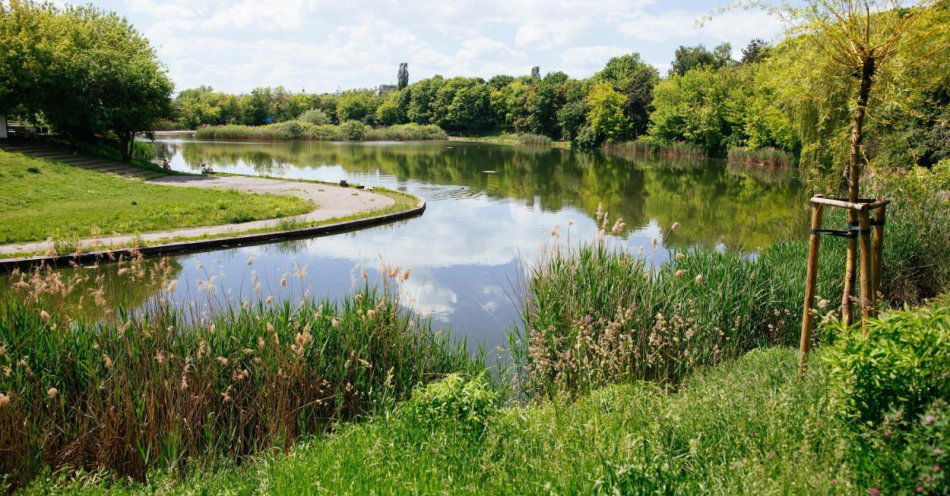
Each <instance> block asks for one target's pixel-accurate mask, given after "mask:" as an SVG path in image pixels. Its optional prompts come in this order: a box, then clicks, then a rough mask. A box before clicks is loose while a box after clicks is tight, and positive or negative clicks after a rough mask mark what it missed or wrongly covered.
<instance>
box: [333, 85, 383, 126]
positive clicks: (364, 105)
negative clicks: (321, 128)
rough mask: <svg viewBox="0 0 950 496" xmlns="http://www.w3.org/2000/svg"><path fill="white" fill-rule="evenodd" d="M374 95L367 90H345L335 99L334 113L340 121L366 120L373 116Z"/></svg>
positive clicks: (375, 103) (374, 109) (375, 104)
mask: <svg viewBox="0 0 950 496" xmlns="http://www.w3.org/2000/svg"><path fill="white" fill-rule="evenodd" d="M376 106H377V101H376V96H375V95H373V93H372V92H371V91H369V90H351V91H346V92H344V93H343V94H342V95H340V97H339V98H338V99H337V102H336V115H337V118H338V119H339V121H340V122H341V123H344V122H346V121H351V120H355V121H361V122H368V121H370V120H371V119H373V118H374V117H375V112H376Z"/></svg>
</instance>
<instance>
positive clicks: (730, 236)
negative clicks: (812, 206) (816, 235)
mask: <svg viewBox="0 0 950 496" xmlns="http://www.w3.org/2000/svg"><path fill="white" fill-rule="evenodd" d="M155 146H156V147H157V148H158V150H159V153H160V154H161V155H162V156H164V157H167V158H169V160H170V162H171V164H172V167H173V168H175V169H176V170H183V171H189V172H193V171H196V170H198V169H199V168H200V165H201V164H202V163H207V164H210V165H211V166H212V167H213V168H214V169H215V170H217V171H221V172H232V173H240V174H261V175H271V176H281V177H289V178H303V179H317V180H323V181H331V182H337V181H339V180H341V179H347V180H348V181H350V182H352V183H359V184H364V185H366V186H383V187H386V188H391V189H398V190H402V191H408V192H410V193H413V194H416V195H418V196H421V197H423V198H425V199H426V200H427V202H428V207H427V210H426V212H425V214H424V215H422V216H421V217H418V218H414V219H409V220H405V221H400V222H397V223H394V224H390V225H386V226H380V227H375V228H371V229H366V230H363V231H359V232H355V233H347V234H340V235H334V236H327V237H322V238H314V239H308V240H299V241H291V242H283V243H273V244H266V245H255V246H247V247H240V248H233V249H221V250H216V251H212V252H204V253H196V254H189V255H182V256H177V257H175V261H176V262H177V264H178V265H179V266H180V267H181V268H180V271H179V272H178V275H177V277H178V281H179V285H178V287H179V290H178V291H177V292H176V295H175V298H176V299H177V301H178V302H179V303H180V304H182V305H188V304H189V303H188V302H189V301H199V302H200V301H201V300H202V299H204V298H206V296H204V295H203V294H202V292H201V291H200V290H199V289H198V287H197V282H196V281H198V280H208V279H211V280H212V282H213V284H214V285H215V287H216V293H217V294H218V297H220V296H221V295H226V298H227V299H228V300H230V301H231V302H238V301H240V300H242V299H251V300H253V299H256V298H257V297H258V296H257V295H255V294H254V291H253V285H252V284H251V282H250V279H251V277H252V275H253V274H257V275H258V276H259V277H260V280H261V284H262V286H263V287H262V294H261V296H260V297H261V298H266V297H267V296H269V295H273V296H274V298H275V299H277V300H281V299H288V298H292V299H293V301H296V300H297V299H299V298H300V297H301V296H303V295H304V294H305V293H306V292H308V291H309V294H310V295H313V296H317V297H330V298H337V297H339V296H341V295H344V294H346V293H348V292H349V291H351V289H352V288H353V287H354V286H356V285H360V284H364V281H363V280H362V278H361V275H362V273H363V272H364V271H365V272H366V274H367V276H368V282H369V283H370V284H373V283H376V282H377V281H378V280H379V273H378V268H379V267H380V264H381V261H382V262H385V263H386V264H388V265H396V266H400V267H401V268H403V269H412V275H411V277H410V278H409V279H408V281H406V282H405V283H404V284H403V285H402V287H401V291H402V294H403V296H404V301H405V303H406V304H407V305H408V306H409V307H411V308H413V309H414V310H416V311H418V312H421V313H423V314H426V315H430V316H431V317H432V319H433V321H434V322H435V324H436V326H447V327H450V328H451V330H452V333H453V335H456V336H466V337H467V338H468V339H469V342H470V344H471V345H473V346H477V345H483V346H485V348H486V350H488V351H492V350H494V349H495V348H496V347H498V346H503V345H504V344H505V343H506V342H507V338H506V332H507V330H508V329H509V328H510V327H511V326H512V325H515V324H517V322H518V306H517V305H516V304H515V303H514V302H515V301H517V300H518V299H519V298H520V297H521V296H520V295H521V293H522V292H523V291H522V289H521V288H522V286H523V270H522V267H523V265H522V264H527V265H530V264H532V263H534V262H535V261H536V260H537V259H538V257H539V256H541V253H542V251H541V246H542V244H545V243H550V242H551V240H552V235H551V232H552V229H553V228H554V227H555V226H558V237H557V239H558V240H560V241H561V242H567V241H568V240H569V241H570V242H572V243H573V242H576V241H578V240H590V239H593V238H594V237H595V236H596V232H597V227H596V226H595V223H594V219H593V217H594V213H595V212H596V209H597V206H598V204H602V205H603V207H604V208H605V209H606V210H607V211H608V212H609V213H610V215H611V221H610V223H611V225H612V224H613V219H614V218H615V217H616V216H617V215H619V216H621V217H622V218H623V219H624V222H625V224H626V228H625V229H624V232H623V233H622V235H621V236H619V237H616V239H614V242H615V243H617V244H618V245H619V246H623V247H627V248H628V249H630V250H632V251H634V252H636V251H638V250H639V249H640V248H641V247H642V248H643V250H644V252H645V256H646V257H648V258H651V259H652V260H653V261H655V262H662V261H663V260H666V259H667V258H668V256H669V252H668V250H670V249H674V248H676V249H682V248H687V247H690V246H696V245H701V246H706V247H715V248H718V249H734V250H742V251H747V252H749V251H754V250H756V249H758V248H761V247H764V246H767V245H768V244H770V243H772V242H774V241H775V240H778V239H782V238H787V237H791V236H799V235H801V232H803V224H802V222H803V221H802V218H804V216H803V215H801V212H800V211H799V210H798V208H797V207H796V205H798V204H799V203H801V202H800V201H799V200H800V195H801V188H800V185H799V184H798V182H797V181H796V180H795V179H794V178H793V177H790V176H789V175H788V174H781V173H753V172H749V171H743V170H738V169H732V168H729V167H727V166H726V165H725V164H723V163H721V162H711V161H706V162H702V161H692V162H664V161H658V160H636V161H632V160H628V159H622V158H617V157H605V156H603V155H601V154H591V153H579V152H571V151H566V150H557V149H533V148H520V147H504V146H495V145H486V144H474V143H459V142H438V143H408V144H404V143H369V144H342V143H321V142H293V143H273V144H254V143H220V142H216V143H208V142H195V141H188V140H161V141H159V142H157V143H156V145H155ZM674 222H680V223H681V224H682V227H681V228H680V229H678V230H677V231H676V232H675V233H673V232H671V231H670V230H669V228H670V226H671V225H672V224H673V223H674ZM654 238H656V239H657V241H658V248H657V249H656V250H655V251H654V249H653V240H654ZM251 257H253V260H254V261H253V264H252V265H248V264H247V260H248V258H251ZM300 266H305V267H306V275H305V276H304V277H303V278H297V277H295V276H294V275H293V274H295V273H297V272H298V270H299V267H300ZM200 267H203V268H200ZM285 275H289V276H290V277H288V286H287V287H286V288H283V287H281V285H280V280H281V278H282V277H284V276H285ZM202 305H203V304H202Z"/></svg>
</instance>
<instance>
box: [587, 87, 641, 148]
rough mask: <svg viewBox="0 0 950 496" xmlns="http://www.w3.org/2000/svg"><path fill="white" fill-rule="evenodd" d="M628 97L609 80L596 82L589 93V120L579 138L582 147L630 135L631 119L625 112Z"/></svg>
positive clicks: (594, 145) (598, 144)
mask: <svg viewBox="0 0 950 496" xmlns="http://www.w3.org/2000/svg"><path fill="white" fill-rule="evenodd" d="M626 103H627V97H626V96H624V95H623V94H620V93H618V92H617V91H616V90H615V89H614V88H613V85H611V84H610V83H607V82H600V83H595V84H594V85H593V86H592V87H591V89H590V93H588V95H587V100H586V104H587V109H588V111H587V122H586V124H585V126H584V129H583V130H581V132H580V135H579V136H578V138H577V143H578V144H579V145H581V146H582V147H587V148H592V147H596V146H600V145H601V144H603V143H604V142H607V141H622V140H624V139H627V138H629V137H630V133H631V127H630V119H629V118H628V117H627V116H626V115H625V114H624V105H626Z"/></svg>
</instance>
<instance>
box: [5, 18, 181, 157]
mask: <svg viewBox="0 0 950 496" xmlns="http://www.w3.org/2000/svg"><path fill="white" fill-rule="evenodd" d="M0 33H2V35H0V53H2V54H4V55H2V56H0V87H4V88H5V89H6V88H9V90H12V91H9V92H6V91H5V92H4V94H0V97H2V101H0V108H4V109H10V108H17V107H19V108H21V109H23V110H24V111H25V113H26V114H27V116H28V117H33V116H34V115H35V114H36V113H38V112H41V113H42V116H43V120H44V122H46V123H48V124H49V125H50V126H51V127H52V128H53V130H54V131H55V132H56V133H59V134H61V135H64V136H69V137H72V138H76V139H80V140H92V139H93V138H95V137H96V136H102V135H109V136H111V137H113V138H115V139H116V140H117V141H118V142H119V144H120V150H121V152H122V157H123V159H126V160H128V159H130V158H131V153H132V142H133V138H134V136H135V134H136V133H138V132H142V131H148V130H151V128H152V126H153V125H155V124H156V122H157V121H158V120H160V119H162V118H164V117H166V116H169V115H170V113H171V101H170V96H171V92H172V83H171V81H170V80H169V79H168V76H167V75H166V73H165V70H164V68H163V67H162V66H161V65H160V63H159V62H158V60H157V58H156V56H155V52H154V50H153V49H152V47H151V45H150V44H149V42H148V40H146V39H145V38H144V37H143V36H142V35H141V34H140V33H139V32H138V31H136V30H135V28H133V27H132V25H131V24H129V23H128V22H127V21H126V20H125V19H124V18H121V17H119V16H118V15H116V14H114V13H107V12H104V11H102V10H99V9H97V8H95V7H91V6H89V7H67V8H64V9H57V8H55V7H53V6H52V5H51V4H34V3H32V2H29V1H26V2H19V1H17V2H13V3H10V4H9V6H6V5H4V6H2V7H0ZM11 78H12V79H13V81H8V79H11Z"/></svg>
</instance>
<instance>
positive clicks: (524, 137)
mask: <svg viewBox="0 0 950 496" xmlns="http://www.w3.org/2000/svg"><path fill="white" fill-rule="evenodd" d="M551 143H553V141H552V140H551V138H549V137H548V136H544V135H542V134H532V133H520V134H518V144H520V145H526V146H551Z"/></svg>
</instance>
